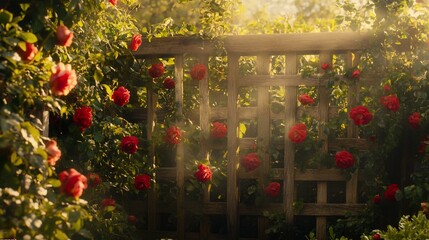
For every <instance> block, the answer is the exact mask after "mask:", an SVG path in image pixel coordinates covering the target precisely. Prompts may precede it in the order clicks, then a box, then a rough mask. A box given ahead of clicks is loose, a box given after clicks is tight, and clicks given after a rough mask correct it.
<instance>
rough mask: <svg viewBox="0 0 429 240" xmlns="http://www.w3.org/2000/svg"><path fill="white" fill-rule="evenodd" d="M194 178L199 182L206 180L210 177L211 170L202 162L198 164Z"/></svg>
mask: <svg viewBox="0 0 429 240" xmlns="http://www.w3.org/2000/svg"><path fill="white" fill-rule="evenodd" d="M194 176H195V178H196V179H197V180H198V181H200V182H207V181H210V180H211V179H212V171H211V170H210V168H209V167H208V166H206V165H204V164H200V165H199V166H198V170H197V171H196V172H195V173H194Z"/></svg>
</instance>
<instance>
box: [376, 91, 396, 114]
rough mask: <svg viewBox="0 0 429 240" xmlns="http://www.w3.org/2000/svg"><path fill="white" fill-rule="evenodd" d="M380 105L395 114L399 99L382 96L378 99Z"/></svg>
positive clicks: (391, 96) (392, 96)
mask: <svg viewBox="0 0 429 240" xmlns="http://www.w3.org/2000/svg"><path fill="white" fill-rule="evenodd" d="M380 103H381V105H383V106H384V107H385V108H386V109H387V110H392V111H393V112H397V111H398V110H399V99H398V98H397V97H395V96H394V95H388V96H383V97H381V98H380Z"/></svg>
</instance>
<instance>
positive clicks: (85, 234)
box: [77, 229, 93, 239]
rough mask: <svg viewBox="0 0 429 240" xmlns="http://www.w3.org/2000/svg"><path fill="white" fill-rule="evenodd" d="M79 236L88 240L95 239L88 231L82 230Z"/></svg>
mask: <svg viewBox="0 0 429 240" xmlns="http://www.w3.org/2000/svg"><path fill="white" fill-rule="evenodd" d="M77 234H79V235H81V236H82V237H84V238H87V239H92V238H93V236H92V233H91V232H90V231H89V230H87V229H81V230H80V231H79V232H77Z"/></svg>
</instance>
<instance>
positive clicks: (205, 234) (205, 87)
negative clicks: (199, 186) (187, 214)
mask: <svg viewBox="0 0 429 240" xmlns="http://www.w3.org/2000/svg"><path fill="white" fill-rule="evenodd" d="M198 59H199V61H200V62H199V63H201V64H204V65H205V66H206V67H207V70H208V56H199V57H198ZM199 88H200V98H199V102H200V127H201V136H200V140H201V153H202V155H203V159H202V160H203V161H209V149H208V144H207V141H208V138H209V133H210V122H209V120H210V106H209V82H208V73H207V74H206V75H205V76H204V79H202V80H201V81H199ZM209 202H210V183H209V184H205V185H204V187H203V204H202V206H205V205H206V204H207V203H209ZM200 230H201V232H200V233H201V235H200V236H201V239H208V238H209V236H210V218H209V216H207V215H206V214H204V215H203V218H202V222H201V224H200Z"/></svg>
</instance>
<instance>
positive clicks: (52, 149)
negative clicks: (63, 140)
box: [46, 140, 61, 166]
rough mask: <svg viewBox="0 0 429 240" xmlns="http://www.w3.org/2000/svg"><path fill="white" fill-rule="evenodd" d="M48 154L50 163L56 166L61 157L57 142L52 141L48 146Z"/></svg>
mask: <svg viewBox="0 0 429 240" xmlns="http://www.w3.org/2000/svg"><path fill="white" fill-rule="evenodd" d="M46 152H47V153H48V163H49V165H51V166H54V165H55V163H56V162H57V161H58V160H59V159H60V157H61V150H60V149H59V148H58V146H57V141H55V140H50V141H49V142H48V143H47V144H46Z"/></svg>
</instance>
